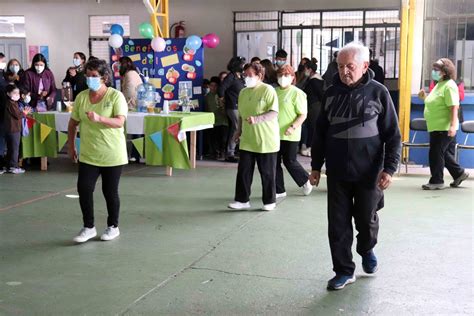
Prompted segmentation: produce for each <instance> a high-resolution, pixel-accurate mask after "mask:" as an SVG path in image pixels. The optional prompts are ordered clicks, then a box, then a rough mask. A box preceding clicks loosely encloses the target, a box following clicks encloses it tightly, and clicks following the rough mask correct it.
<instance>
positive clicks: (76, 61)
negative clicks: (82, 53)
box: [72, 58, 82, 67]
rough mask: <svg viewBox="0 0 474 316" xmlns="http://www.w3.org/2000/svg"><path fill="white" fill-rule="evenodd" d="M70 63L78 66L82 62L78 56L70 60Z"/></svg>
mask: <svg viewBox="0 0 474 316" xmlns="http://www.w3.org/2000/svg"><path fill="white" fill-rule="evenodd" d="M72 63H73V64H74V66H76V67H79V66H80V65H81V64H82V60H81V59H80V58H74V59H73V60H72Z"/></svg>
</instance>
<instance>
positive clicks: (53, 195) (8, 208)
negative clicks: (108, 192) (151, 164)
mask: <svg viewBox="0 0 474 316" xmlns="http://www.w3.org/2000/svg"><path fill="white" fill-rule="evenodd" d="M147 168H148V167H143V168H140V169H137V170H131V171H127V172H124V173H122V175H126V174H130V173H134V172H137V171H141V170H144V169H147ZM100 182H101V180H99V181H97V183H100ZM75 190H76V187H73V188H69V189H65V190H62V191H59V192H51V193H48V194H45V195H41V196H38V197H35V198H33V199H29V200H26V201H21V202H18V203H15V204H12V205H7V206H5V207H2V208H0V212H3V211H8V210H11V209H12V208H16V207H19V206H24V205H28V204H31V203H34V202H38V201H41V200H45V199H48V198H51V197H55V196H58V195H60V194H64V193H69V192H71V191H75Z"/></svg>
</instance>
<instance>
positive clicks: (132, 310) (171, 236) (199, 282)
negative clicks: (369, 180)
mask: <svg viewBox="0 0 474 316" xmlns="http://www.w3.org/2000/svg"><path fill="white" fill-rule="evenodd" d="M125 173H126V174H125V175H124V176H123V177H122V181H121V187H120V192H121V201H122V211H121V224H120V229H121V233H122V234H121V236H120V237H119V238H118V239H117V240H115V241H112V242H101V241H98V240H93V241H89V242H87V243H85V244H82V245H75V244H73V243H72V242H71V239H72V237H73V236H74V235H75V234H76V233H77V232H78V230H79V229H80V227H81V215H80V210H79V204H78V200H77V199H71V198H67V197H66V196H65V195H67V194H76V193H75V188H74V187H75V181H76V174H75V168H74V167H73V166H72V165H71V164H70V163H69V161H68V160H66V159H55V160H52V162H51V165H50V170H49V171H48V172H39V171H31V172H27V173H26V174H24V175H6V174H4V175H1V176H0V256H1V258H0V315H116V314H119V315H187V314H197V315H201V314H206V315H255V314H259V315H295V314H298V315H345V314H346V315H360V314H370V315H394V314H398V315H406V314H413V315H428V314H442V315H448V314H449V315H452V314H469V315H472V314H473V313H474V308H473V210H474V206H473V193H474V190H473V187H474V181H473V180H472V179H469V180H468V181H466V182H464V183H463V187H462V188H459V189H447V190H444V191H436V192H433V191H432V192H429V191H428V192H427V191H422V190H421V189H420V185H421V184H423V183H425V182H426V181H427V176H426V175H404V176H401V177H400V178H397V179H396V181H395V182H394V184H393V187H392V188H391V189H390V190H389V191H388V192H387V194H386V207H385V209H383V210H382V211H380V213H379V214H380V221H381V229H380V235H379V245H378V246H377V247H376V249H375V250H376V254H377V255H378V257H379V262H380V268H379V271H378V272H377V274H376V275H375V276H367V275H365V274H364V273H363V272H362V269H361V267H360V258H359V257H358V256H357V255H356V256H355V261H356V263H357V270H356V275H357V277H358V280H357V282H356V283H355V284H352V285H350V286H348V287H347V288H346V289H344V290H342V291H339V292H327V291H326V282H327V280H328V279H329V278H331V277H332V276H333V273H332V270H331V260H330V255H329V247H328V241H327V233H326V225H327V220H326V192H325V191H326V184H325V181H323V183H322V185H321V187H320V188H318V189H317V190H316V191H313V193H312V195H311V196H309V197H303V196H301V195H300V194H299V191H298V189H297V188H296V187H295V185H294V183H292V182H291V181H290V180H289V179H288V178H287V184H288V185H287V188H288V193H289V196H288V197H287V198H286V199H285V200H284V201H283V202H281V203H280V204H279V205H278V207H277V209H276V210H275V211H272V212H261V211H259V207H261V200H260V197H261V189H260V180H259V177H258V175H257V176H256V178H255V181H254V182H255V184H254V194H253V196H252V199H251V202H252V205H253V207H254V209H252V210H250V211H230V210H228V209H227V208H226V205H227V203H228V202H229V201H230V200H231V199H232V197H233V191H234V182H235V173H236V170H235V165H232V166H229V165H224V164H221V165H220V167H215V166H212V165H210V164H206V163H204V164H200V165H198V169H196V170H191V171H181V170H175V174H174V176H173V177H172V178H169V177H166V176H164V169H163V168H153V167H145V166H143V165H130V166H127V167H126V169H125ZM449 180H450V179H448V181H449ZM97 191H98V192H97V194H96V225H97V228H98V231H99V233H101V231H102V230H103V229H104V228H105V217H106V211H105V203H104V201H103V198H102V195H101V192H100V185H99V186H98V190H97ZM354 253H355V252H354Z"/></svg>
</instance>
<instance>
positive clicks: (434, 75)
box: [431, 69, 441, 81]
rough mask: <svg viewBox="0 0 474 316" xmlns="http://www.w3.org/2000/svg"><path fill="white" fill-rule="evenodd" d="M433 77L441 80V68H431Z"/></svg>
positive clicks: (435, 79)
mask: <svg viewBox="0 0 474 316" xmlns="http://www.w3.org/2000/svg"><path fill="white" fill-rule="evenodd" d="M431 78H432V79H433V80H434V81H440V80H441V73H440V72H439V70H434V69H433V70H431Z"/></svg>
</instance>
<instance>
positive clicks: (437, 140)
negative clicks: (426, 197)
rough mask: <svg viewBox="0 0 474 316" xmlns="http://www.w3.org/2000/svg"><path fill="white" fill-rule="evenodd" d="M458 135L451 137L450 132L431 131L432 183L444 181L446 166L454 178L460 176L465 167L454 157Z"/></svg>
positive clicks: (430, 158)
mask: <svg viewBox="0 0 474 316" xmlns="http://www.w3.org/2000/svg"><path fill="white" fill-rule="evenodd" d="M455 147H456V137H449V136H448V132H446V131H443V132H430V154H429V160H430V172H431V178H430V183H433V184H440V183H444V180H443V171H444V167H446V169H448V171H449V173H450V174H451V176H452V177H453V179H456V178H459V177H460V176H461V175H462V174H463V173H464V169H463V168H461V166H459V164H458V163H457V161H456V160H455V159H454V150H455Z"/></svg>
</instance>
